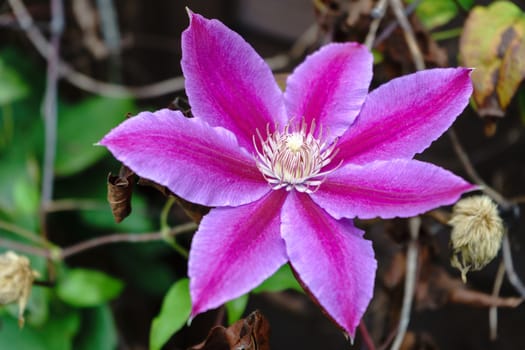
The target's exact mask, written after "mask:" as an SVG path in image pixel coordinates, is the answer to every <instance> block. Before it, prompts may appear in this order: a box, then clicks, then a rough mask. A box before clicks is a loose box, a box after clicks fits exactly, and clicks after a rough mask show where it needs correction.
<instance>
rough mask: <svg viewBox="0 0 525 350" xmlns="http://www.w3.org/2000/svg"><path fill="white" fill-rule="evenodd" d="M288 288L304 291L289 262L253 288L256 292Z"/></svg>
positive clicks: (277, 290)
mask: <svg viewBox="0 0 525 350" xmlns="http://www.w3.org/2000/svg"><path fill="white" fill-rule="evenodd" d="M286 289H293V290H296V291H298V292H303V289H302V288H301V285H300V284H299V282H297V280H296V279H295V276H294V275H293V273H292V269H291V268H290V265H289V264H286V265H283V266H282V267H281V268H280V269H279V270H277V271H276V272H275V273H274V274H273V275H272V276H271V277H270V278H268V279H267V280H266V281H264V282H263V283H261V285H259V286H258V287H257V288H255V289H254V290H253V292H254V293H261V292H280V291H283V290H286Z"/></svg>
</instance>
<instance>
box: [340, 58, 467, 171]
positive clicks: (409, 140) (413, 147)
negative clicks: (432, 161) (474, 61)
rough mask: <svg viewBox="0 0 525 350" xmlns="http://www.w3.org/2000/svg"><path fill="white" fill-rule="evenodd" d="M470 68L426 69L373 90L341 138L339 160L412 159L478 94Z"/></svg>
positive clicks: (359, 162)
mask: <svg viewBox="0 0 525 350" xmlns="http://www.w3.org/2000/svg"><path fill="white" fill-rule="evenodd" d="M470 71H471V70H470V69H466V68H447V69H430V70H425V71H420V72H417V73H414V74H410V75H407V76H405V77H401V78H397V79H394V80H392V81H390V82H388V83H386V84H384V85H382V86H380V87H379V88H377V89H376V90H374V91H372V92H371V93H370V95H368V97H367V100H366V102H365V104H364V106H363V109H362V110H361V113H360V114H359V116H358V117H357V120H356V121H355V123H354V124H353V125H352V126H351V127H350V128H349V129H348V131H347V132H346V133H345V134H344V135H343V136H342V137H341V139H340V140H339V144H338V148H339V154H338V156H337V157H336V159H335V160H334V162H335V163H338V162H339V160H343V161H344V162H345V163H354V164H364V163H367V162H370V161H373V160H388V159H396V158H412V157H413V156H414V155H415V154H416V153H418V152H422V151H423V150H424V149H425V148H427V147H428V146H429V145H430V144H431V143H432V141H434V140H435V139H437V138H438V137H439V136H440V135H441V134H442V133H443V132H445V131H446V130H447V129H448V128H449V127H450V126H451V125H452V123H453V122H454V120H455V119H456V117H457V116H458V115H459V114H460V113H461V112H462V111H463V109H464V108H465V107H466V106H467V104H468V101H469V98H470V95H471V93H472V83H471V80H470Z"/></svg>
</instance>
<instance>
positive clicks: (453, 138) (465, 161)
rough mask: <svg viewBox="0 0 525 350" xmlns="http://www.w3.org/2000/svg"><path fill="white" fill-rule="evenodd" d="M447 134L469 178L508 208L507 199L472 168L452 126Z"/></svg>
mask: <svg viewBox="0 0 525 350" xmlns="http://www.w3.org/2000/svg"><path fill="white" fill-rule="evenodd" d="M448 136H449V137H450V141H451V142H452V147H453V149H454V152H455V153H456V156H457V157H458V159H459V161H460V162H461V165H463V169H465V172H466V173H467V175H468V176H469V177H470V179H471V180H472V181H474V183H475V184H476V185H479V186H480V189H481V190H482V191H483V192H484V193H485V194H486V195H487V196H489V197H490V198H492V199H493V200H495V201H496V202H497V203H498V204H499V205H501V206H502V207H503V208H504V209H508V208H509V207H510V206H511V204H510V203H509V201H507V200H506V199H505V198H504V197H503V196H502V195H501V194H499V192H497V191H496V190H494V189H493V188H492V187H490V186H489V185H487V184H486V183H485V181H483V179H482V178H481V176H479V174H478V172H477V171H476V169H474V166H473V165H472V162H471V161H470V158H469V156H468V155H467V152H465V149H464V148H463V146H462V145H461V142H459V139H458V136H457V134H456V131H455V130H454V127H451V128H450V129H448Z"/></svg>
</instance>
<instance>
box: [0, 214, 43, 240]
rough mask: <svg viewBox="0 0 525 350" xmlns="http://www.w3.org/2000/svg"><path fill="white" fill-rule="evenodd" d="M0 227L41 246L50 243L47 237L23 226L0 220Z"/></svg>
mask: <svg viewBox="0 0 525 350" xmlns="http://www.w3.org/2000/svg"><path fill="white" fill-rule="evenodd" d="M0 229H2V230H6V231H9V232H11V233H14V234H16V235H18V236H20V237H23V238H25V239H27V240H30V241H32V242H35V243H37V244H39V245H42V246H49V245H50V244H51V243H50V242H49V241H48V240H47V239H45V238H44V237H41V236H39V235H38V234H37V233H36V232H32V231H29V230H26V229H25V228H23V227H20V226H17V225H15V224H12V223H10V222H7V221H4V220H0Z"/></svg>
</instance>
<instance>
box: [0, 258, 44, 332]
mask: <svg viewBox="0 0 525 350" xmlns="http://www.w3.org/2000/svg"><path fill="white" fill-rule="evenodd" d="M35 277H38V272H36V271H34V270H32V269H31V266H30V263H29V259H28V258H26V257H25V256H19V255H17V254H15V253H14V252H11V251H9V252H6V253H4V254H1V255H0V305H6V304H11V303H15V302H18V324H19V326H20V327H23V325H24V309H25V308H26V305H27V300H28V299H29V294H30V293H31V287H32V286H33V281H34V280H35Z"/></svg>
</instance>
